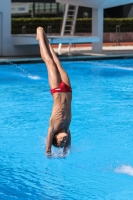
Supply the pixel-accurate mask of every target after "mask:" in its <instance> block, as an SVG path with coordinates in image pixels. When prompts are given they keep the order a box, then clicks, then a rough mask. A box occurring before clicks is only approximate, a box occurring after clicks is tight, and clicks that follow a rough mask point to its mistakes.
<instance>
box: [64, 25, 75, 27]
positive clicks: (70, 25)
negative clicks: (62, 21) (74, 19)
mask: <svg viewBox="0 0 133 200" xmlns="http://www.w3.org/2000/svg"><path fill="white" fill-rule="evenodd" d="M72 26H73V25H66V26H65V27H72Z"/></svg>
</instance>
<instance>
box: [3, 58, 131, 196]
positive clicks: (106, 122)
mask: <svg viewBox="0 0 133 200" xmlns="http://www.w3.org/2000/svg"><path fill="white" fill-rule="evenodd" d="M62 65H63V67H64V68H65V69H66V71H67V73H68V74H69V76H70V79H71V85H72V88H73V101H72V113H73V118H72V123H71V127H70V130H71V133H72V148H71V152H69V155H68V156H67V157H65V158H62V157H61V155H62V154H61V153H62V152H61V150H57V149H53V158H51V159H48V158H47V157H46V156H45V145H46V135H47V129H48V120H49V117H50V114H51V108H52V97H51V95H50V92H49V85H48V79H47V71H46V68H45V64H44V63H38V64H17V65H13V64H9V65H3V66H0V102H1V103H0V200H14V199H15V200H16V199H19V200H81V199H82V200H93V199H95V200H104V199H105V200H132V199H133V190H132V188H133V60H132V59H129V60H106V61H86V62H82V61H81V62H62Z"/></svg>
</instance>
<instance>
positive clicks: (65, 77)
mask: <svg viewBox="0 0 133 200" xmlns="http://www.w3.org/2000/svg"><path fill="white" fill-rule="evenodd" d="M44 39H45V43H46V45H47V47H48V49H49V50H50V53H51V55H52V58H53V60H54V62H55V63H56V66H57V68H58V70H59V73H60V77H61V80H62V81H63V82H64V83H66V84H67V85H69V86H71V84H70V80H69V77H68V75H67V73H66V71H65V70H64V69H63V68H62V66H61V64H60V61H59V59H58V58H57V56H56V54H55V52H54V50H53V48H52V46H51V44H50V43H49V41H48V38H47V36H46V34H45V32H44Z"/></svg>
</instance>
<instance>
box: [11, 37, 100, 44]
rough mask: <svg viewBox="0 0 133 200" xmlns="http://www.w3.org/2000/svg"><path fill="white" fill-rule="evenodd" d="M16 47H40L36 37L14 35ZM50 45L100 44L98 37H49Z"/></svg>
mask: <svg viewBox="0 0 133 200" xmlns="http://www.w3.org/2000/svg"><path fill="white" fill-rule="evenodd" d="M12 39H13V45H14V46H25V45H38V41H37V40H36V37H35V36H28V35H24V36H23V35H12ZM48 40H49V42H50V44H59V43H62V44H69V43H71V44H84V43H92V42H99V37H97V36H48Z"/></svg>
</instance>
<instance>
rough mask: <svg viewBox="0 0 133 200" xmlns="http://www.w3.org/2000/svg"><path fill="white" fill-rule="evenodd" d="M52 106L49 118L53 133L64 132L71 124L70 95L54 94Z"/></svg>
mask: <svg viewBox="0 0 133 200" xmlns="http://www.w3.org/2000/svg"><path fill="white" fill-rule="evenodd" d="M53 99H54V104H53V109H52V115H51V118H50V124H51V125H52V127H53V129H54V131H55V132H58V131H60V130H61V129H65V130H66V132H67V131H68V129H69V125H70V122H71V99H72V94H71V93H62V92H60V93H54V94H53Z"/></svg>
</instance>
